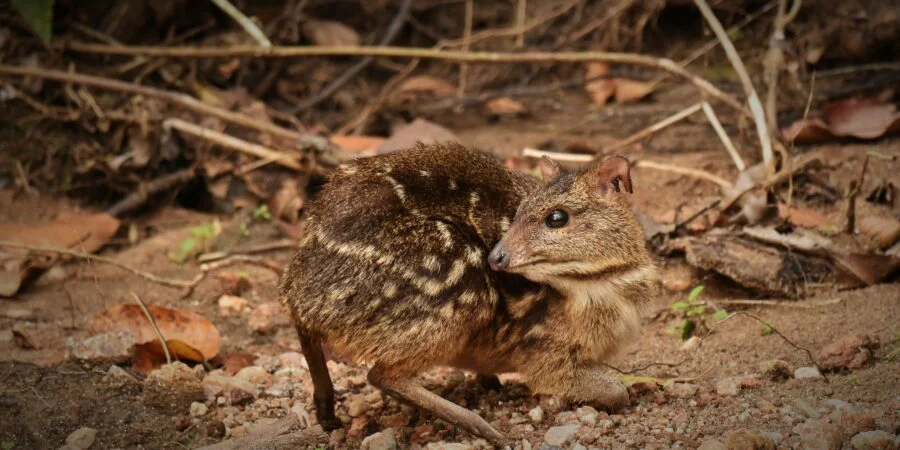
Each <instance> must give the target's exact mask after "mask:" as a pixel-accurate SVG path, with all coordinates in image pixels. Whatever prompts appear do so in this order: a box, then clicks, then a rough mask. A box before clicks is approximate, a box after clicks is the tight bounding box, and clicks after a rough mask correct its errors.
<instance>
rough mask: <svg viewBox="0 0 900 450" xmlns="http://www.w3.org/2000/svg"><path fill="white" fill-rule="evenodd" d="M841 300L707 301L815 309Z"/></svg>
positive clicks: (717, 303) (719, 303)
mask: <svg viewBox="0 0 900 450" xmlns="http://www.w3.org/2000/svg"><path fill="white" fill-rule="evenodd" d="M840 302H841V299H839V298H835V299H831V300H824V301H821V302H811V303H810V302H797V301H786V302H780V301H777V300H711V301H709V302H707V303H713V304H716V305H735V306H770V307H778V308H796V309H815V308H821V307H823V306H829V305H836V304H838V303H840Z"/></svg>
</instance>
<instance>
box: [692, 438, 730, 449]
mask: <svg viewBox="0 0 900 450" xmlns="http://www.w3.org/2000/svg"><path fill="white" fill-rule="evenodd" d="M697 450H729V449H728V447H726V446H725V444H723V443H722V442H721V441H717V440H715V439H710V440H707V441H703V442H702V443H701V444H700V446H699V447H697Z"/></svg>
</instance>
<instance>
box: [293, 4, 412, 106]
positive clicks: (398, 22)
mask: <svg viewBox="0 0 900 450" xmlns="http://www.w3.org/2000/svg"><path fill="white" fill-rule="evenodd" d="M411 2H412V0H404V1H403V4H402V5H400V10H399V11H397V14H396V15H395V16H394V19H393V20H391V24H390V25H388V28H387V31H385V32H384V36H382V37H381V41H379V42H378V46H379V47H386V46H387V45H388V44H390V43H391V42H393V41H394V38H396V37H397V33H398V32H399V31H400V27H401V26H402V25H403V23H404V22H406V16H407V13H408V12H409V5H410V3H411ZM376 48H378V47H376ZM374 60H375V57H374V56H373V55H364V57H363V58H362V59H360V60H359V61H358V62H357V63H356V64H354V65H352V66H350V68H349V69H347V71H346V72H344V73H342V74H341V75H340V76H339V77H337V78H335V79H334V80H331V83H329V84H328V85H327V86H325V87H324V88H322V89H321V90H319V91H318V92H316V93H315V94H314V95H313V96H312V97H310V98H308V99H306V100H305V101H304V102H303V103H301V104H299V105H297V106H296V107H294V108H293V110H292V111H291V113H293V114H297V113H298V112H302V111H306V110H307V109H309V108H312V107H313V106H315V105H317V104H319V102H321V101H323V100H325V99H327V98H330V97H331V96H332V95H334V93H335V92H337V91H338V90H339V89H340V88H342V87H344V85H345V84H347V83H348V82H350V80H352V79H353V78H354V77H356V75H358V74H359V73H360V72H362V71H363V69H365V68H366V67H368V65H369V64H371V63H372V61H374Z"/></svg>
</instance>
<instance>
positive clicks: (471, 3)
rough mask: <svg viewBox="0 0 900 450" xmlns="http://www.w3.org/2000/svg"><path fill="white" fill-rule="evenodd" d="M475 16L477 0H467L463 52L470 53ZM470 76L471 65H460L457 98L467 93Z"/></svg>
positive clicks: (520, 0)
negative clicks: (467, 82) (467, 81)
mask: <svg viewBox="0 0 900 450" xmlns="http://www.w3.org/2000/svg"><path fill="white" fill-rule="evenodd" d="M524 2H525V0H519V5H520V6H521V5H523V4H524ZM474 14H475V0H466V17H465V26H464V27H463V48H462V51H464V52H468V51H469V49H470V48H471V44H472V42H471V41H472V16H473V15H474ZM468 74H469V65H468V64H466V63H462V64H460V65H459V83H457V86H456V97H457V98H459V97H462V96H463V94H465V92H466V76H467V75H468Z"/></svg>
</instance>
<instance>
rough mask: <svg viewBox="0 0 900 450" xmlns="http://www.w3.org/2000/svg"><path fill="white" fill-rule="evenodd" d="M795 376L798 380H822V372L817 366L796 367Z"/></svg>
mask: <svg viewBox="0 0 900 450" xmlns="http://www.w3.org/2000/svg"><path fill="white" fill-rule="evenodd" d="M794 378H796V379H798V380H822V379H824V378H825V377H823V376H822V372H819V369H816V368H815V367H798V368H796V369H794Z"/></svg>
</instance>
